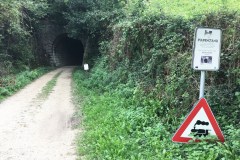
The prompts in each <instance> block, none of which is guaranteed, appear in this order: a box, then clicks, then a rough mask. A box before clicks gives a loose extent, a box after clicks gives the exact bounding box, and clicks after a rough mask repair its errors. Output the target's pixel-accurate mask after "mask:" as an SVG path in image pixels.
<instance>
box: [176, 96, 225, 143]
mask: <svg viewBox="0 0 240 160" xmlns="http://www.w3.org/2000/svg"><path fill="white" fill-rule="evenodd" d="M208 135H213V136H216V137H217V138H218V140H219V141H221V142H224V136H223V134H222V131H221V129H220V127H219V126H218V123H217V121H216V119H215V117H214V115H213V113H212V111H211V108H210V107H209V105H208V103H207V101H206V99H205V98H201V99H200V100H199V101H198V103H197V105H196V106H195V107H194V108H193V110H192V111H191V112H190V114H189V115H188V116H187V118H186V119H185V121H184V122H183V124H182V125H181V126H180V128H179V129H178V130H177V132H176V133H175V135H174V136H173V138H172V141H173V142H182V143H187V142H188V141H189V140H192V139H193V138H195V139H198V138H199V137H200V138H201V137H206V136H208Z"/></svg>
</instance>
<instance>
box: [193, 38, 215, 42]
mask: <svg viewBox="0 0 240 160" xmlns="http://www.w3.org/2000/svg"><path fill="white" fill-rule="evenodd" d="M198 42H216V43H218V40H217V39H201V38H198Z"/></svg>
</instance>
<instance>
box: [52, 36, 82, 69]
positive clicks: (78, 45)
mask: <svg viewBox="0 0 240 160" xmlns="http://www.w3.org/2000/svg"><path fill="white" fill-rule="evenodd" d="M53 52H54V62H55V64H56V65H57V66H73V65H74V66H76V65H82V62H83V54H84V47H83V44H82V42H81V41H80V40H76V39H72V38H69V37H68V36H67V35H66V34H64V35H61V36H59V37H57V38H56V40H55V41H54V43H53Z"/></svg>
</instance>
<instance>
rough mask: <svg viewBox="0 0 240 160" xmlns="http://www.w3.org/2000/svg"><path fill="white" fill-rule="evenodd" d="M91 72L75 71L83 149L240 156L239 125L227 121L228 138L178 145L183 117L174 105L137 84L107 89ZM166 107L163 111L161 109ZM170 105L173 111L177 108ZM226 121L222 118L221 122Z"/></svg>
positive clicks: (100, 153) (202, 157)
mask: <svg viewBox="0 0 240 160" xmlns="http://www.w3.org/2000/svg"><path fill="white" fill-rule="evenodd" d="M92 78H93V77H89V73H84V72H83V71H79V70H78V71H76V72H75V73H74V87H75V93H76V96H77V97H78V98H79V99H81V100H82V101H79V106H80V105H82V107H81V108H82V109H81V110H82V112H83V113H84V116H83V117H84V118H83V125H84V129H85V131H84V135H83V136H81V137H80V138H79V142H78V151H79V154H80V155H85V156H87V158H88V159H109V160H110V159H119V160H120V159H123V160H124V159H142V160H145V159H149V160H150V159H153V160H155V159H164V160H165V159H169V160H172V159H193V160H194V159H198V160H206V159H207V160H214V159H233V160H234V159H239V156H240V150H239V146H240V141H239V139H240V137H239V136H240V129H239V128H236V126H235V127H234V125H231V124H229V125H227V126H222V125H221V127H223V128H222V130H223V132H224V134H225V139H226V142H225V143H219V142H213V143H208V142H205V141H203V142H201V143H190V144H176V143H173V142H172V141H171V137H172V136H173V134H174V132H175V130H176V129H177V127H178V125H179V122H181V121H182V120H183V118H184V116H185V114H182V113H181V115H180V117H181V118H180V119H179V118H177V117H173V115H172V114H171V112H174V111H170V108H165V106H164V104H163V103H162V102H161V101H159V100H157V99H154V98H153V97H152V96H151V95H149V96H146V95H144V94H143V93H142V92H141V91H140V90H139V87H138V86H135V87H133V86H131V85H129V84H121V86H119V88H118V87H117V88H116V89H114V90H112V91H111V90H108V91H106V90H105V91H102V90H101V89H100V90H99V88H97V87H94V85H93V84H92V80H93V79H92ZM159 108H161V109H162V111H160V112H162V113H158V114H157V113H156V109H159ZM171 110H174V109H173V108H172V109H171ZM220 124H221V123H220Z"/></svg>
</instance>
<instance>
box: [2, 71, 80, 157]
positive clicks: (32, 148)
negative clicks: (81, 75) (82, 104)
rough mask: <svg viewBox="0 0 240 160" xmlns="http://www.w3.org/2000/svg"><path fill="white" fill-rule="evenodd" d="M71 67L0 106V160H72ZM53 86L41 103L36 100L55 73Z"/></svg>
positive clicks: (73, 146) (34, 84) (73, 152)
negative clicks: (54, 84)
mask: <svg viewBox="0 0 240 160" xmlns="http://www.w3.org/2000/svg"><path fill="white" fill-rule="evenodd" d="M73 68H74V67H63V68H59V69H57V70H55V71H52V72H50V73H48V74H46V75H44V76H42V77H41V78H39V79H38V80H36V81H34V82H33V83H32V84H30V85H28V86H27V87H25V88H24V89H23V90H21V91H20V92H18V93H17V94H15V95H14V96H12V97H10V98H8V99H7V100H5V101H3V102H2V103H1V104H0V160H74V159H76V154H75V145H74V139H75V135H76V131H75V130H72V129H71V117H72V115H73V113H74V106H73V103H72V98H71V96H72V95H71V73H72V71H73ZM59 72H62V73H61V74H60V76H59V77H58V79H57V82H56V86H55V87H54V88H53V90H52V92H51V93H50V94H49V96H48V98H47V99H46V100H45V101H43V102H40V103H39V102H38V99H36V97H37V96H38V95H39V94H40V93H41V91H42V88H43V87H44V86H45V85H46V84H47V82H49V81H50V80H51V79H52V78H53V77H54V76H55V75H56V74H57V73H59Z"/></svg>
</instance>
